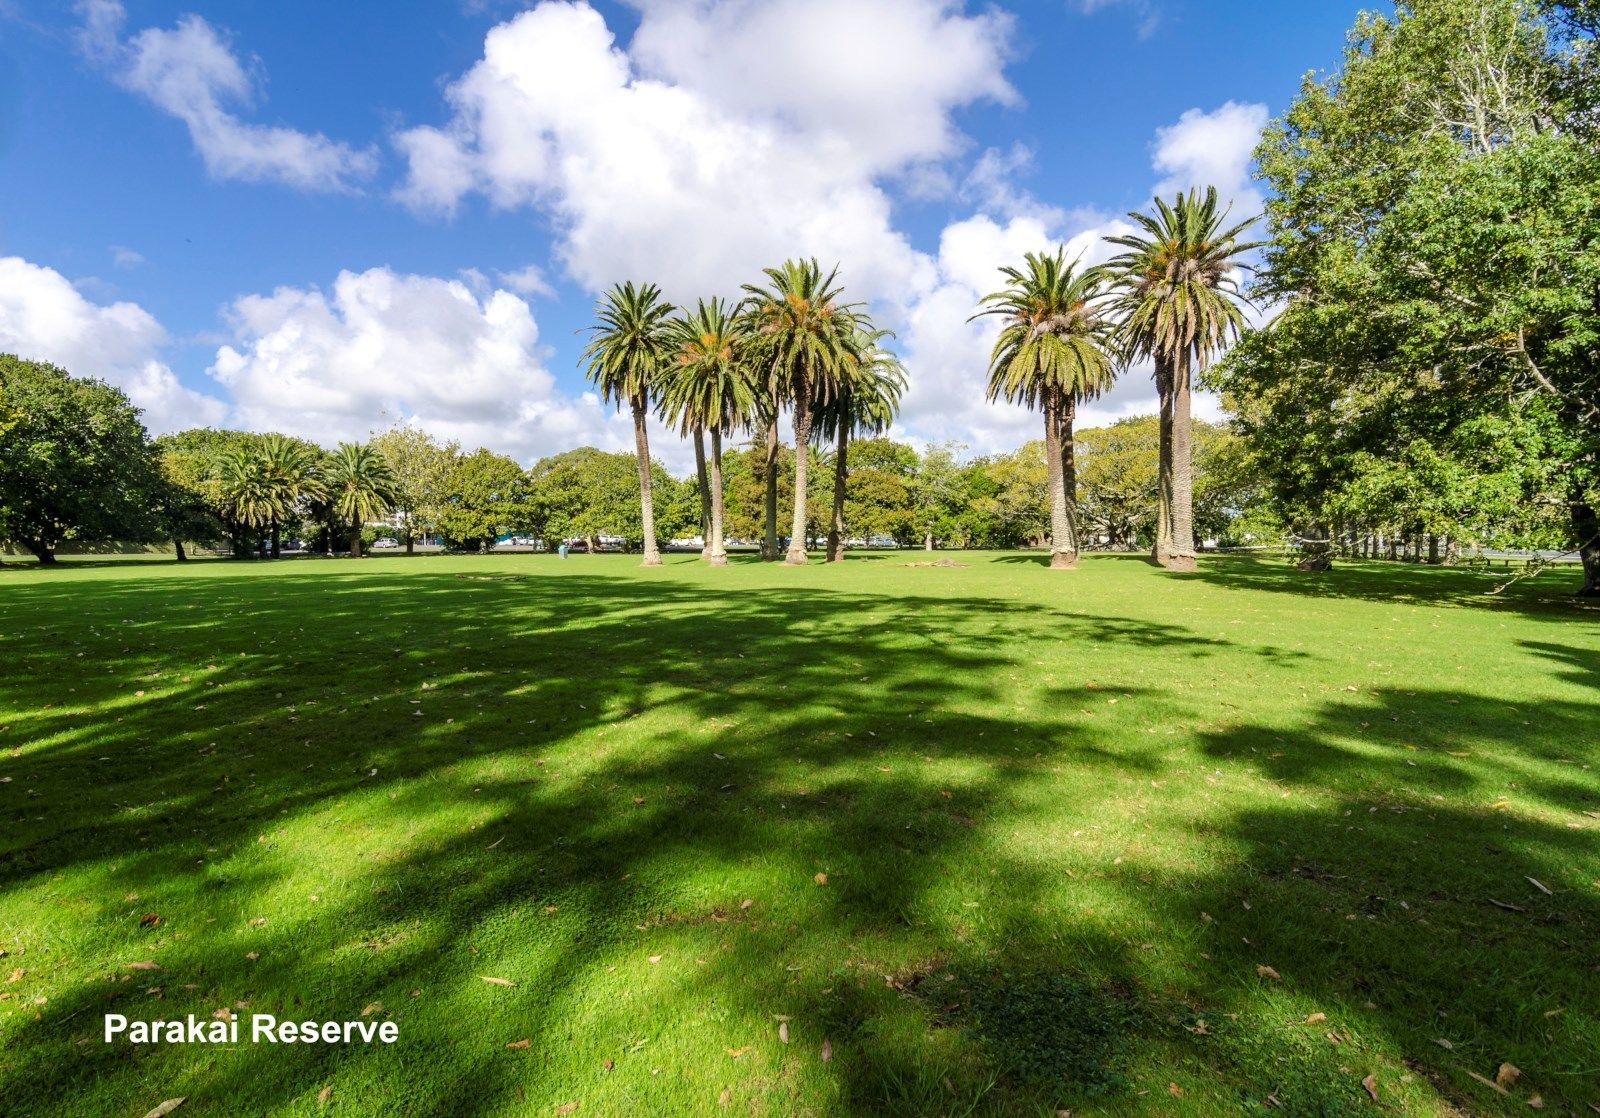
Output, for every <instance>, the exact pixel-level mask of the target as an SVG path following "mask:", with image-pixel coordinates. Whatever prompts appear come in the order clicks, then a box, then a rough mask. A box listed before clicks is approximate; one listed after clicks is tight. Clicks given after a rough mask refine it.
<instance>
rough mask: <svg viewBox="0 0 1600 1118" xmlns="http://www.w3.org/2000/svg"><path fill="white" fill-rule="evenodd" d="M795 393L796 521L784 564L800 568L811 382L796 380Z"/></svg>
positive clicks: (803, 545) (803, 556) (803, 557)
mask: <svg viewBox="0 0 1600 1118" xmlns="http://www.w3.org/2000/svg"><path fill="white" fill-rule="evenodd" d="M794 388H795V392H794V517H793V520H792V522H791V524H790V526H789V527H790V531H789V554H788V555H786V556H784V559H783V561H784V562H785V563H788V564H789V565H790V566H794V567H798V566H801V565H803V564H804V563H805V562H806V471H807V469H808V467H809V465H810V462H809V459H810V457H811V455H810V449H811V381H810V378H808V377H805V376H798V377H796V378H795V385H794Z"/></svg>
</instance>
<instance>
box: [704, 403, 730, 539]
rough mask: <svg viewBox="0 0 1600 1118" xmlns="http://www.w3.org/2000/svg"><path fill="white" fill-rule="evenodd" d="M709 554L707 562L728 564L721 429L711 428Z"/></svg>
mask: <svg viewBox="0 0 1600 1118" xmlns="http://www.w3.org/2000/svg"><path fill="white" fill-rule="evenodd" d="M710 466H711V541H710V542H711V554H710V555H709V556H707V562H709V563H710V564H711V565H712V566H713V567H726V566H727V565H728V548H727V545H726V544H725V543H724V541H723V539H722V530H723V529H722V525H723V522H724V520H725V519H726V518H725V517H724V515H723V500H722V429H721V428H720V427H713V428H711V463H710Z"/></svg>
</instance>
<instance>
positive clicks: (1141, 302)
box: [1106, 186, 1260, 571]
mask: <svg viewBox="0 0 1600 1118" xmlns="http://www.w3.org/2000/svg"><path fill="white" fill-rule="evenodd" d="M1155 208H1156V212H1155V214H1154V215H1153V216H1152V215H1150V214H1143V213H1133V214H1129V215H1128V216H1129V217H1130V218H1132V219H1133V220H1134V221H1135V222H1137V223H1138V225H1139V227H1140V229H1141V230H1142V231H1141V232H1140V233H1134V234H1128V235H1126V236H1121V237H1108V238H1106V239H1107V240H1108V241H1110V242H1111V243H1112V244H1115V245H1121V246H1122V247H1123V248H1125V249H1127V251H1126V252H1124V253H1122V254H1121V255H1119V256H1117V257H1116V258H1115V259H1113V260H1112V261H1111V262H1110V264H1109V268H1110V269H1111V270H1112V272H1113V274H1114V275H1115V277H1116V279H1115V283H1116V286H1117V288H1118V290H1119V295H1118V297H1117V302H1116V308H1117V311H1118V312H1119V314H1120V316H1121V319H1122V321H1121V326H1120V335H1121V345H1122V348H1123V350H1124V352H1125V354H1126V355H1127V356H1128V357H1130V358H1136V357H1145V358H1150V359H1153V360H1154V362H1155V381H1156V394H1157V396H1158V397H1159V398H1160V402H1161V427H1160V443H1161V450H1160V468H1159V485H1158V497H1157V501H1158V505H1159V508H1158V511H1157V517H1156V543H1155V548H1154V550H1153V557H1154V559H1155V560H1156V562H1158V563H1160V564H1162V565H1163V566H1165V567H1168V568H1169V569H1171V570H1175V571H1192V570H1194V567H1195V559H1194V470H1193V464H1192V450H1193V439H1192V435H1191V432H1190V380H1191V378H1192V376H1193V375H1194V374H1195V373H1197V372H1199V371H1202V370H1204V368H1205V367H1206V363H1207V362H1208V361H1209V360H1210V359H1211V357H1212V355H1213V354H1215V353H1216V352H1218V351H1219V350H1221V349H1222V348H1224V347H1225V346H1226V345H1227V344H1228V343H1229V342H1230V341H1231V340H1232V339H1233V338H1235V337H1237V336H1238V334H1239V331H1240V330H1241V329H1243V327H1244V312H1243V311H1242V310H1241V306H1243V305H1247V301H1246V300H1245V298H1244V296H1243V295H1242V294H1240V291H1239V283H1238V279H1237V275H1238V273H1239V271H1240V270H1241V269H1242V267H1243V266H1242V265H1241V264H1240V262H1239V257H1240V256H1241V255H1243V254H1244V253H1246V252H1249V251H1250V250H1251V249H1254V248H1258V247H1260V246H1259V244H1258V243H1255V242H1249V243H1247V242H1243V241H1240V240H1239V235H1240V234H1241V233H1243V232H1244V231H1245V229H1247V228H1248V227H1249V226H1250V225H1251V224H1252V223H1253V221H1254V219H1253V218H1252V219H1251V220H1250V221H1242V222H1240V223H1239V224H1237V225H1234V226H1231V227H1228V226H1226V224H1225V223H1226V221H1227V217H1228V212H1227V210H1226V209H1223V210H1221V211H1220V212H1219V210H1218V204H1217V189H1216V187H1214V186H1208V187H1207V188H1206V192H1205V194H1204V195H1203V196H1202V195H1201V194H1200V193H1199V192H1198V191H1197V190H1190V191H1189V192H1188V193H1187V194H1180V195H1177V196H1176V197H1174V198H1173V200H1172V202H1171V203H1168V202H1166V201H1165V200H1163V199H1161V198H1157V199H1155Z"/></svg>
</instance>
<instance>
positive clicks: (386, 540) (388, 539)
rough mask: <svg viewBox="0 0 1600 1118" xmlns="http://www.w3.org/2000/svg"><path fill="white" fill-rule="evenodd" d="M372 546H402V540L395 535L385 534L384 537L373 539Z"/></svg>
mask: <svg viewBox="0 0 1600 1118" xmlns="http://www.w3.org/2000/svg"><path fill="white" fill-rule="evenodd" d="M372 546H373V547H374V548H379V547H399V546H400V541H399V540H397V539H395V538H394V537H393V536H384V537H383V538H382V539H379V540H373V541H372Z"/></svg>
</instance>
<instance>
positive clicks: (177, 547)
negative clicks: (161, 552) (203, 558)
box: [172, 536, 189, 563]
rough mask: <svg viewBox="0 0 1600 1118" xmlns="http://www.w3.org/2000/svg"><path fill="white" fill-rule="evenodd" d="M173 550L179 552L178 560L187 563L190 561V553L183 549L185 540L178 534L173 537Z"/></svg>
mask: <svg viewBox="0 0 1600 1118" xmlns="http://www.w3.org/2000/svg"><path fill="white" fill-rule="evenodd" d="M172 550H173V551H174V552H176V553H177V556H178V562H180V563H187V562H188V561H189V556H188V553H187V552H185V551H184V550H183V541H182V540H180V539H179V538H178V537H177V536H173V537H172Z"/></svg>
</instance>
